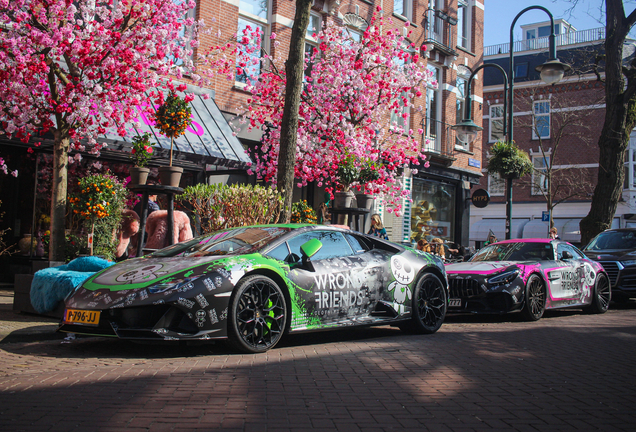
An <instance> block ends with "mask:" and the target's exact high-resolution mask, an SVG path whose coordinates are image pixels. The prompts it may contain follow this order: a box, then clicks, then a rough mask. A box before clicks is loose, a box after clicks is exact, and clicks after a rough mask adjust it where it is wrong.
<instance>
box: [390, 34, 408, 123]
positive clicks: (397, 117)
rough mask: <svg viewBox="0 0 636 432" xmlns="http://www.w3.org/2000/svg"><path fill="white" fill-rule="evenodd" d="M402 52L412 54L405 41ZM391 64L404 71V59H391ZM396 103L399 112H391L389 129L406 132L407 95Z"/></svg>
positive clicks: (403, 94) (402, 96) (401, 96)
mask: <svg viewBox="0 0 636 432" xmlns="http://www.w3.org/2000/svg"><path fill="white" fill-rule="evenodd" d="M402 51H408V52H409V53H410V54H412V52H413V48H411V46H410V43H409V42H408V41H407V40H405V41H404V42H403V45H402ZM393 62H394V63H395V64H397V65H398V67H399V68H400V69H402V70H403V69H404V64H405V60H404V58H399V57H395V58H394V59H393ZM397 103H398V106H399V110H398V111H397V112H395V111H394V110H393V109H392V110H391V127H393V128H397V129H401V130H407V129H409V118H410V113H411V108H410V106H409V105H410V102H409V100H408V94H407V93H404V92H403V93H402V94H401V95H400V98H399V99H398V101H397Z"/></svg>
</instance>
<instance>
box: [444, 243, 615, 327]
mask: <svg viewBox="0 0 636 432" xmlns="http://www.w3.org/2000/svg"><path fill="white" fill-rule="evenodd" d="M446 273H447V275H448V283H449V290H450V298H449V300H448V302H449V303H448V311H449V313H451V312H474V313H508V312H521V314H522V315H523V317H524V318H525V319H526V320H529V321H536V320H538V319H540V318H541V317H542V316H543V313H544V311H545V310H546V309H556V308H565V307H578V308H581V307H583V308H585V309H587V310H589V311H590V312H593V313H604V312H605V311H607V308H608V306H609V302H610V299H611V287H610V283H609V279H608V277H607V273H606V272H605V270H604V269H603V267H602V266H601V265H600V264H599V263H597V262H594V261H592V260H590V259H588V258H586V257H585V255H583V253H581V251H579V250H578V249H577V248H576V247H574V246H573V245H571V244H569V243H567V242H564V241H560V240H550V239H517V240H505V241H501V242H498V243H493V244H491V245H488V246H486V247H485V248H483V249H481V250H480V251H479V252H477V253H476V254H475V255H474V256H473V257H472V258H471V259H470V261H468V262H464V263H458V264H449V265H447V266H446Z"/></svg>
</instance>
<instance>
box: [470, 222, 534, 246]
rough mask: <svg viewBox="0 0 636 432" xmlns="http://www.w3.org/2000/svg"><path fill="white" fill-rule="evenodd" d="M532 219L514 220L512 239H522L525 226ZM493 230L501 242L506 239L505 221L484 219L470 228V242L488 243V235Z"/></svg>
mask: <svg viewBox="0 0 636 432" xmlns="http://www.w3.org/2000/svg"><path fill="white" fill-rule="evenodd" d="M529 221H530V219H513V220H512V227H511V230H510V234H511V237H512V238H520V237H521V233H522V232H523V228H524V226H525V225H526V224H527V223H528V222H529ZM490 230H492V232H494V233H495V236H496V237H497V239H499V240H503V239H504V238H506V220H505V219H482V220H480V221H477V222H475V223H474V224H473V225H472V226H471V227H470V233H469V236H468V238H469V240H471V241H486V240H488V233H489V232H490Z"/></svg>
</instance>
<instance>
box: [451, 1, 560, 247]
mask: <svg viewBox="0 0 636 432" xmlns="http://www.w3.org/2000/svg"><path fill="white" fill-rule="evenodd" d="M532 9H539V10H542V11H544V12H545V13H546V14H548V16H549V17H550V36H549V39H548V41H549V50H548V56H549V57H548V61H547V62H545V63H543V64H542V65H539V66H537V67H536V68H535V70H536V71H537V72H539V73H540V74H541V80H542V81H543V82H545V83H546V84H556V83H558V82H559V81H561V79H563V75H564V74H565V72H567V71H568V70H570V66H569V65H567V64H565V63H562V62H560V61H559V59H558V58H557V56H556V36H555V34H554V17H553V16H552V14H551V13H550V11H549V10H547V9H546V8H544V7H543V6H528V7H527V8H525V9H524V10H522V11H521V12H519V13H518V14H517V16H516V17H515V18H514V20H513V21H512V24H511V25H510V61H509V63H508V66H509V67H508V76H507V78H508V81H509V83H510V85H509V86H508V113H507V114H508V134H507V139H508V142H514V135H513V115H514V108H513V99H514V82H515V72H514V71H515V66H514V52H513V47H514V34H513V31H514V27H515V24H516V23H517V20H518V19H519V17H520V16H521V15H523V14H524V13H526V12H528V11H529V10H532ZM489 64H490V63H486V64H484V65H482V66H486V65H489ZM499 68H500V69H501V67H499ZM478 70H479V68H477V69H476V70H475V72H477V71H478ZM502 71H503V69H502ZM473 75H474V73H473V74H472V75H471V77H470V78H471V79H472V77H473ZM504 76H505V72H504ZM469 84H470V80H469ZM468 90H470V85H468ZM505 92H506V89H505V88H504V94H505ZM466 100H467V102H469V99H468V97H467V99H466ZM470 110H471V108H470V104H467V106H466V119H464V120H463V121H462V122H461V123H460V124H458V125H455V126H453V129H455V130H456V131H457V133H458V135H460V134H466V131H468V130H470V124H469V123H468V122H467V120H468V121H469V122H470V123H472V120H471V119H470ZM505 118H506V104H505V97H504V134H505V132H506V124H505ZM473 125H474V128H478V129H473V131H474V132H473V134H474V135H473V138H472V139H475V138H476V136H477V132H478V131H480V130H482V129H483V128H480V127H479V126H477V125H475V124H474V123H473ZM458 138H459V139H460V140H461V139H462V138H460V137H459V136H458ZM467 138H468V137H467ZM472 139H471V140H470V141H468V142H471V141H472ZM511 226H512V178H510V177H509V178H507V179H506V240H509V239H510V228H511Z"/></svg>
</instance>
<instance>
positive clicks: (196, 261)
mask: <svg viewBox="0 0 636 432" xmlns="http://www.w3.org/2000/svg"><path fill="white" fill-rule="evenodd" d="M447 290H448V285H447V280H446V273H445V271H444V265H443V263H442V262H441V260H440V259H439V258H437V257H435V256H433V255H431V254H428V253H424V252H420V251H417V250H413V249H411V248H406V247H402V246H399V245H397V244H394V243H391V242H388V241H384V240H380V239H379V238H377V237H370V236H367V235H363V234H360V233H357V232H353V231H349V230H346V229H340V228H336V227H330V226H322V225H295V224H284V225H266V226H251V227H240V228H232V229H227V230H224V231H219V232H215V233H213V234H210V235H205V236H202V237H198V238H195V239H193V240H190V241H187V242H183V243H179V244H176V245H173V246H170V247H167V248H165V249H162V250H159V251H157V252H155V253H153V254H151V255H148V256H145V257H142V258H137V259H131V260H127V261H124V262H121V263H119V264H116V265H114V266H111V267H109V268H108V269H105V270H104V271H101V272H99V273H97V274H95V275H93V276H92V277H90V278H89V279H88V280H87V281H86V282H84V283H83V284H82V285H80V286H79V287H78V288H77V289H76V290H75V291H74V292H72V293H71V294H70V295H69V296H68V297H67V299H66V300H65V301H66V310H65V313H64V317H63V319H62V323H61V325H60V328H59V330H60V331H65V332H74V333H79V334H90V335H102V336H114V337H120V338H124V339H164V340H174V339H178V340H207V339H229V341H230V342H232V343H233V345H234V346H235V347H236V348H237V349H239V350H241V351H243V352H253V353H255V352H263V351H266V350H268V349H270V348H272V347H273V346H275V345H276V344H277V343H278V342H279V340H280V339H281V337H282V336H283V334H285V333H286V332H290V331H291V332H301V331H310V330H319V329H329V328H337V327H343V326H354V325H385V324H392V325H393V324H394V325H398V326H400V328H403V329H408V330H410V331H415V332H419V333H434V332H436V331H437V330H438V329H439V328H440V326H441V325H442V322H443V321H444V317H445V315H446V307H447V299H448V296H447Z"/></svg>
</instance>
